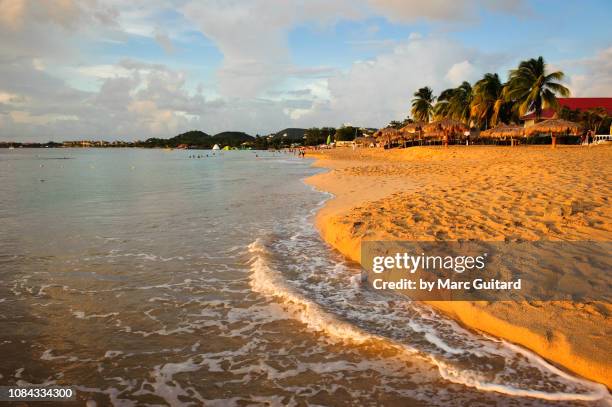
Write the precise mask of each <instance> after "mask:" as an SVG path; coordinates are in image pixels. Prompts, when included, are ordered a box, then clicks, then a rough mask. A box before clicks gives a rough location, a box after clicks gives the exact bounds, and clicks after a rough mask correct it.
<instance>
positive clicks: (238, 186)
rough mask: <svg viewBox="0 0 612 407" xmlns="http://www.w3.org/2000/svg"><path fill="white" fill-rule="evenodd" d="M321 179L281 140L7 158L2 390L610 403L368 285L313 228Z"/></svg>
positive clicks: (277, 401) (128, 397) (369, 401)
mask: <svg viewBox="0 0 612 407" xmlns="http://www.w3.org/2000/svg"><path fill="white" fill-rule="evenodd" d="M193 154H196V155H198V154H199V155H201V156H202V158H199V159H197V158H196V159H193V158H189V156H190V155H193ZM207 155H208V156H207ZM316 171H319V170H315V169H313V168H311V167H310V162H309V160H300V159H297V158H295V157H293V156H292V155H289V154H283V153H271V152H251V151H248V152H247V151H245V152H238V151H231V152H222V153H216V155H215V156H213V155H212V152H210V151H209V152H206V151H164V150H140V149H102V150H96V149H50V150H45V149H35V150H28V149H17V150H0V385H15V384H19V385H25V384H28V383H30V384H45V385H49V384H58V385H66V386H72V387H73V388H75V389H77V390H78V399H79V400H81V403H83V402H85V401H86V400H89V401H90V404H89V405H95V404H94V402H93V401H95V403H97V405H108V404H109V403H112V404H114V405H126V406H131V405H202V404H204V405H211V406H215V405H220V406H234V405H235V406H242V405H295V406H299V405H427V406H429V405H467V404H469V403H475V404H477V405H495V404H497V405H558V404H562V405H568V404H577V405H582V404H588V405H597V404H601V403H602V401H599V402H595V403H593V402H590V401H589V400H596V399H600V398H602V397H603V396H604V395H607V390H605V388H603V387H602V386H599V385H595V384H594V383H591V382H588V381H584V380H581V379H579V378H576V377H574V376H572V375H569V374H567V373H564V372H562V371H561V370H558V369H556V368H554V367H553V366H551V365H549V364H548V363H546V362H545V361H543V360H542V359H540V358H538V357H537V356H535V355H534V354H532V353H530V352H527V351H525V350H523V349H521V348H518V347H515V346H512V345H510V344H507V343H504V342H501V341H498V340H496V339H493V338H488V337H485V336H483V335H481V334H477V333H474V332H470V331H467V330H465V329H463V328H461V327H460V326H458V325H457V324H455V323H454V322H452V321H450V320H448V319H446V318H443V317H441V316H440V315H439V314H437V313H436V312H434V311H432V310H430V309H429V308H426V307H423V306H419V305H417V304H414V303H411V302H408V301H406V300H405V299H403V298H400V297H388V296H383V295H381V294H379V293H374V292H371V291H369V290H367V289H365V288H363V287H362V286H361V280H360V271H359V269H358V268H357V267H356V266H355V265H352V264H347V263H346V262H345V261H344V260H343V259H342V258H341V257H340V256H339V255H338V254H337V253H335V252H333V251H332V250H331V249H330V248H329V247H328V246H327V245H326V244H325V243H324V242H322V241H321V239H320V238H319V236H318V234H317V232H316V230H315V229H314V228H313V222H312V221H313V219H312V218H313V216H314V214H315V212H316V210H317V208H318V207H320V205H322V204H323V202H324V201H325V200H326V199H328V198H329V196H328V195H327V194H324V193H321V192H318V191H315V190H313V189H312V188H311V187H309V186H307V185H305V184H304V183H303V181H302V180H303V179H304V178H305V177H307V176H309V175H312V174H314V173H315V172H316ZM581 400H582V401H581ZM604 402H605V401H604Z"/></svg>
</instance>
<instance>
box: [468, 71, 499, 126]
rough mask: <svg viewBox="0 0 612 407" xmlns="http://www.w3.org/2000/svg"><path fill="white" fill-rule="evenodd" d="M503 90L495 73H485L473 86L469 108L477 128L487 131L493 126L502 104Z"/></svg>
mask: <svg viewBox="0 0 612 407" xmlns="http://www.w3.org/2000/svg"><path fill="white" fill-rule="evenodd" d="M503 89H504V85H503V84H502V83H501V81H500V79H499V75H498V74H496V73H487V74H485V75H484V77H483V78H482V79H481V80H479V81H478V82H476V83H475V84H474V98H473V99H472V105H471V107H470V108H471V114H472V117H473V118H474V120H475V121H476V123H477V124H478V126H480V127H482V128H485V129H487V128H489V127H491V126H493V125H495V123H496V122H497V119H498V115H499V112H500V110H501V103H503V95H502V92H503ZM496 106H498V108H497V109H496Z"/></svg>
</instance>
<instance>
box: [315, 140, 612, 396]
mask: <svg viewBox="0 0 612 407" xmlns="http://www.w3.org/2000/svg"><path fill="white" fill-rule="evenodd" d="M308 156H310V157H315V158H317V161H316V163H315V165H316V166H320V167H325V168H329V169H330V171H329V172H326V173H323V174H319V175H316V176H314V177H311V178H309V179H308V182H309V183H310V184H312V185H314V186H315V187H317V188H319V189H321V190H325V191H328V192H331V193H332V194H334V196H335V197H334V199H332V200H330V201H328V202H327V204H326V205H325V206H324V207H323V208H322V209H321V211H320V212H319V214H318V216H317V227H318V229H319V230H320V232H321V235H322V236H323V238H324V239H325V240H326V241H327V242H328V243H329V244H330V245H331V246H333V247H334V248H336V249H337V250H339V251H340V252H341V253H342V254H344V255H345V256H347V257H348V258H350V259H352V260H354V261H356V262H359V260H360V250H361V249H360V244H361V242H362V240H428V241H431V240H451V241H452V240H458V239H477V240H482V241H532V240H563V241H610V240H611V237H612V204H611V202H610V197H611V196H612V187H611V185H612V179H611V178H612V177H611V176H610V174H612V148H610V147H602V146H598V147H592V148H586V147H561V148H557V149H551V148H550V147H549V146H542V147H536V146H533V147H515V148H510V147H491V146H470V147H465V146H454V147H449V148H446V149H445V148H442V147H415V148H409V149H396V150H382V149H357V150H355V151H353V150H352V149H349V148H336V149H333V150H327V151H319V152H313V153H308V155H307V157H308ZM587 277H588V276H587ZM430 305H432V306H434V307H435V308H437V309H439V310H442V311H443V312H445V313H446V314H448V315H449V316H451V317H453V318H455V319H456V320H457V321H459V322H461V323H462V324H464V325H466V326H468V327H470V328H473V329H477V330H480V331H484V332H486V333H489V334H492V335H495V336H497V337H500V338H504V339H507V340H509V341H511V342H513V343H516V344H519V345H522V346H524V347H526V348H528V349H531V350H533V351H535V352H536V353H538V354H539V355H541V356H543V357H544V358H546V359H547V360H549V361H552V362H554V363H556V364H557V365H560V366H563V367H564V368H566V369H569V370H571V371H573V372H575V373H578V374H580V375H582V376H584V377H586V378H589V379H592V380H595V381H598V382H601V383H604V384H605V385H607V386H608V388H612V363H610V360H609V350H610V349H611V348H612V339H611V338H612V322H611V319H610V316H611V314H612V306H611V304H609V303H602V302H591V303H586V304H583V303H572V302H561V301H557V302H546V303H544V302H539V303H538V302H530V303H527V302H523V303H510V302H490V303H485V302H459V301H456V302H431V303H430Z"/></svg>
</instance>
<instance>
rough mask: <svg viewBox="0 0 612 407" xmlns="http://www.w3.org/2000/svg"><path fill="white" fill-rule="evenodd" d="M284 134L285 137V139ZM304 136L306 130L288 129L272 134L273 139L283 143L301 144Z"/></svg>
mask: <svg viewBox="0 0 612 407" xmlns="http://www.w3.org/2000/svg"><path fill="white" fill-rule="evenodd" d="M285 134H286V135H287V137H285ZM305 135H306V129H299V128H295V127H290V128H287V129H284V130H281V131H279V132H277V133H276V134H274V137H273V139H282V140H283V141H285V142H287V141H289V142H292V143H303V142H304V136H305Z"/></svg>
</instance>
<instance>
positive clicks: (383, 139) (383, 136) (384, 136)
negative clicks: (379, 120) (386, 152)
mask: <svg viewBox="0 0 612 407" xmlns="http://www.w3.org/2000/svg"><path fill="white" fill-rule="evenodd" d="M397 135H398V131H397V129H394V128H393V127H386V128H384V129H380V130H378V131H377V132H376V133H375V134H374V136H375V137H376V141H378V142H379V143H383V144H385V145H391V142H392V141H394V140H395V139H396V137H397Z"/></svg>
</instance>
